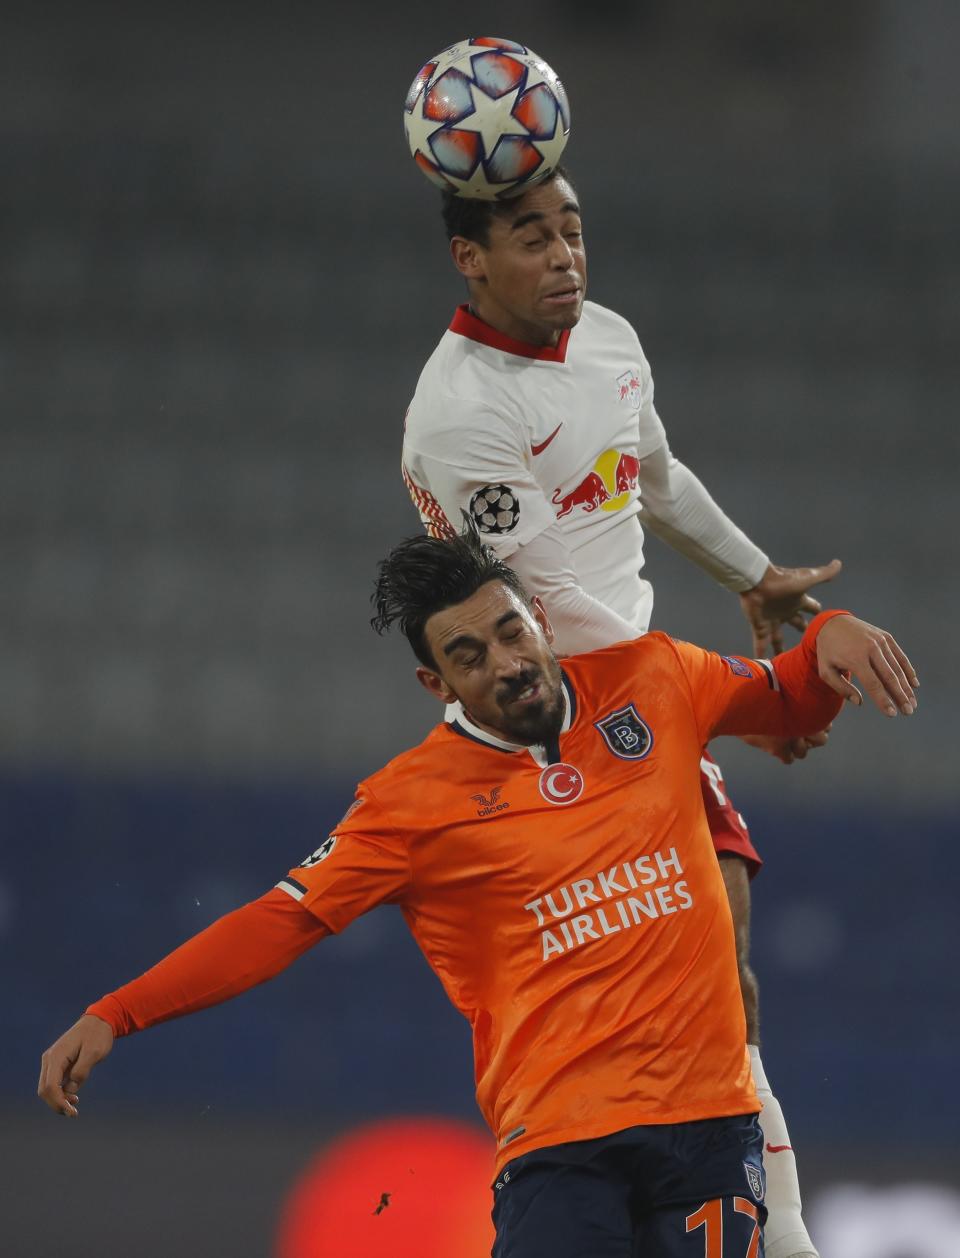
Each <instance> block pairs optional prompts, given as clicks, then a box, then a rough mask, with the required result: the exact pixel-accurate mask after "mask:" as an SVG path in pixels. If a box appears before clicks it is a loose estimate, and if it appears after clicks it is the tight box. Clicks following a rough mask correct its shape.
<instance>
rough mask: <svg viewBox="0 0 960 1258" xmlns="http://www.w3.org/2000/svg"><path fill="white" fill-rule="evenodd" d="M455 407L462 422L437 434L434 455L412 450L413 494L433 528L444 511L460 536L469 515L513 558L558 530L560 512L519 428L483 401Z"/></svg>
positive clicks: (407, 466) (407, 456) (457, 402)
mask: <svg viewBox="0 0 960 1258" xmlns="http://www.w3.org/2000/svg"><path fill="white" fill-rule="evenodd" d="M449 407H450V412H449V413H450V414H451V416H455V422H454V423H450V424H447V425H444V426H442V427H440V426H438V427H436V428H434V429H433V430H432V431H431V434H430V449H429V452H427V451H424V450H420V449H418V448H417V447H416V445H415V444H414V443H413V442H412V441H411V440H409V439H408V440H407V441H406V442H405V443H404V451H403V471H404V478H405V480H406V481H407V487H408V489H409V490H410V493H411V496H412V497H413V499H414V504H415V505H416V506H417V508H418V510H419V511H420V514H421V518H422V519H423V521H424V524H425V525H426V526H427V528H428V529H429V528H430V525H431V521H430V519H429V518H428V516H429V514H430V511H431V510H433V511H436V510H437V509H438V510H439V511H440V512H441V513H442V516H443V517H444V518H445V520H446V522H447V524H448V525H449V528H450V529H451V530H452V531H453V532H454V533H459V532H460V531H461V529H462V527H463V519H462V516H461V512H462V511H465V512H467V514H468V515H470V516H471V518H472V519H473V520H474V521H475V523H476V525H477V528H478V529H479V530H480V533H481V534H482V535H483V539H484V541H485V542H488V543H489V544H490V545H491V546H492V547H493V549H494V550H495V551H496V553H497V554H498V555H499V556H500V558H501V559H507V558H509V557H510V556H511V555H512V554H513V553H514V551H515V550H516V549H517V547H518V546H524V545H526V544H527V543H528V542H530V541H532V540H533V539H534V538H535V537H537V536H538V535H539V534H540V533H542V532H543V530H544V529H546V528H549V527H550V526H551V525H552V524H553V523H554V521H555V519H556V513H555V510H554V508H553V507H552V506H551V505H550V503H549V502H548V501H547V499H546V498H545V496H544V493H543V490H542V489H541V488H540V486H539V485H538V484H537V481H536V479H535V477H534V475H533V470H532V468H531V466H530V460H531V458H532V456H531V453H530V447H529V444H528V443H527V440H526V437H525V434H524V432H523V430H522V428H521V427H520V425H519V424H517V423H515V422H514V421H512V420H511V419H510V418H509V417H507V416H505V415H502V414H500V413H499V412H497V411H495V410H492V409H491V408H490V407H487V406H485V405H484V404H483V403H481V402H471V401H470V400H464V399H462V398H450V399H449ZM417 491H419V493H418V492H417ZM431 500H432V501H431ZM434 504H435V506H434Z"/></svg>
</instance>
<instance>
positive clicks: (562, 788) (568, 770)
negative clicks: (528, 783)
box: [540, 761, 583, 804]
mask: <svg viewBox="0 0 960 1258" xmlns="http://www.w3.org/2000/svg"><path fill="white" fill-rule="evenodd" d="M540 794H541V795H542V796H543V798H544V799H545V800H546V801H547V803H548V804H572V803H573V802H574V800H577V799H579V798H580V796H581V795H582V794H583V775H582V773H581V772H580V770H579V769H575V768H574V767H573V765H572V764H564V763H563V762H562V761H561V762H560V763H559V764H549V765H547V767H546V768H545V769H544V771H543V772H542V773H541V774H540Z"/></svg>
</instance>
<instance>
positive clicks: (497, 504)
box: [470, 485, 520, 533]
mask: <svg viewBox="0 0 960 1258" xmlns="http://www.w3.org/2000/svg"><path fill="white" fill-rule="evenodd" d="M470 517H471V519H472V520H473V521H474V523H475V524H476V526H477V528H478V529H479V530H480V532H481V533H509V532H510V530H511V529H515V528H516V527H517V525H518V524H519V522H520V503H519V501H518V500H517V495H516V494H515V493H514V492H513V490H512V489H511V488H510V486H509V485H484V487H483V489H478V490H477V492H476V493H475V494H474V495H473V497H472V498H471V499H470Z"/></svg>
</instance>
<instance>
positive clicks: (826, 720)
mask: <svg viewBox="0 0 960 1258" xmlns="http://www.w3.org/2000/svg"><path fill="white" fill-rule="evenodd" d="M847 614H848V613H846V612H842V611H825V612H821V613H820V614H819V615H818V616H815V617H814V619H813V620H812V621H811V622H810V624H809V625H808V626H807V628H806V631H805V632H804V635H803V637H802V638H801V639H800V641H799V642H798V643H797V645H796V646H795V647H793V648H792V649H791V650H789V651H785V652H784V653H783V654H782V655H778V656H777V657H776V659H774V660H773V661H772V663H769V664H767V663H766V662H763V666H764V667H765V668H766V670H767V671H768V675H769V676H770V685H769V686H768V689H767V691H766V692H764V691H763V690H761V689H760V688H759V687H751V688H750V689H749V690H746V689H745V690H742V691H738V692H735V693H734V694H733V695H732V696H731V701H730V704H729V706H728V708H727V710H726V712H724V714H723V715H722V716H721V718H720V720H719V721H718V723H717V725H716V727H715V730H714V732H715V733H717V734H776V735H781V736H784V737H789V738H797V737H803V736H805V735H808V734H816V733H818V732H819V731H820V730H822V729H825V728H826V726H828V725H829V724H830V722H831V721H832V720H833V719H834V718H835V717H836V715H837V713H838V712H839V711H840V709H841V707H842V706H843V699H842V698H841V697H840V695H838V694H837V692H836V691H835V690H834V689H833V688H832V687H831V686H829V685H828V684H827V683H826V682H825V681H823V680H822V678H821V677H820V671H819V664H818V660H817V636H818V635H819V633H820V630H821V629H822V628H823V626H824V624H825V623H826V622H827V621H828V620H830V619H832V618H833V617H834V616H843V615H847Z"/></svg>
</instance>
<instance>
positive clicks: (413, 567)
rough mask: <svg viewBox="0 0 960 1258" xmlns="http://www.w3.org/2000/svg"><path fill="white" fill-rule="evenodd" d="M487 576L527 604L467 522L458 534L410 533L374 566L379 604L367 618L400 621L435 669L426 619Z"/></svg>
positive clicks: (509, 572)
mask: <svg viewBox="0 0 960 1258" xmlns="http://www.w3.org/2000/svg"><path fill="white" fill-rule="evenodd" d="M488 581H502V582H503V584H504V585H505V586H506V587H507V588H508V589H510V590H512V591H513V592H514V594H516V595H518V596H519V597H520V598H521V599H522V600H523V602H524V603H526V604H529V602H530V599H529V597H528V595H527V592H526V590H525V589H524V588H523V582H522V581H521V580H520V578H519V577H518V576H517V574H516V573H515V572H514V570H513V569H512V568H511V567H510V566H509V564H506V563H504V561H503V560H502V559H498V558H497V556H496V555H495V554H494V553H493V551H492V550H491V549H490V547H489V546H485V545H484V543H483V542H482V541H481V540H480V536H479V534H478V533H477V530H476V527H475V526H474V525H473V524H472V523H471V522H469V521H468V522H467V525H466V527H465V529H464V531H463V532H462V533H461V534H460V536H459V537H449V538H438V537H427V536H425V535H424V534H420V535H419V536H417V537H408V538H407V539H406V541H403V542H400V543H399V545H397V546H394V548H393V550H392V551H391V552H390V554H389V555H388V556H387V557H386V559H381V561H380V563H379V564H378V566H377V582H376V586H375V587H374V591H373V595H372V597H371V601H372V603H373V604H374V606H375V607H376V609H377V610H376V615H375V616H373V617H372V619H371V621H370V623H371V625H373V627H374V629H376V631H377V633H380V634H382V633H385V632H386V631H387V630H388V629H389V628H390V626H391V625H393V624H394V623H395V622H397V623H399V625H400V630H401V632H402V633H403V634H404V636H405V637H406V639H407V641H408V642H409V643H410V645H411V647H412V648H413V653H414V655H416V657H417V659H418V660H419V661H420V663H421V664H424V665H426V667H427V668H432V669H436V666H437V665H436V660H435V659H434V658H433V653H432V652H431V650H430V648H429V647H428V646H427V640H426V634H425V629H426V624H427V621H428V620H429V619H430V617H431V616H433V615H434V614H435V613H436V612H440V611H443V610H444V608H446V607H455V606H456V605H457V603H463V602H465V601H466V600H467V599H468V598H470V596H471V595H472V594H476V592H477V590H479V589H480V587H481V586H482V585H486V584H487V582H488Z"/></svg>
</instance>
